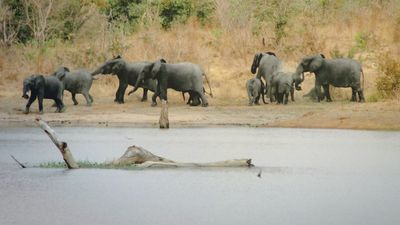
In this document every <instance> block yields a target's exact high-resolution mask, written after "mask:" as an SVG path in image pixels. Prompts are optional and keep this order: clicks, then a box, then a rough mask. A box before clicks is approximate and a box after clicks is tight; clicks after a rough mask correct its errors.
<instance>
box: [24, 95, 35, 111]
mask: <svg viewBox="0 0 400 225" xmlns="http://www.w3.org/2000/svg"><path fill="white" fill-rule="evenodd" d="M35 100H36V95H35V94H31V97H29V100H28V103H26V106H25V111H24V113H25V114H28V113H29V107H31V105H32V103H33V102H34V101H35Z"/></svg>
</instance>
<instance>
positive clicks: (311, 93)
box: [303, 87, 325, 101]
mask: <svg viewBox="0 0 400 225" xmlns="http://www.w3.org/2000/svg"><path fill="white" fill-rule="evenodd" d="M307 97H308V98H310V99H311V100H312V101H318V98H317V90H316V89H315V87H313V88H312V89H311V90H310V91H309V92H308V93H307V94H305V95H303V98H307ZM324 98H325V96H324V93H323V91H322V93H321V95H320V100H324Z"/></svg>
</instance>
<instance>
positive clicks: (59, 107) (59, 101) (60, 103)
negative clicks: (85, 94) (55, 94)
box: [54, 98, 65, 113]
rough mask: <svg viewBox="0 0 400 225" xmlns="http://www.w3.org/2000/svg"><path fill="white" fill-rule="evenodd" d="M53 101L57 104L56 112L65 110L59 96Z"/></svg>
mask: <svg viewBox="0 0 400 225" xmlns="http://www.w3.org/2000/svg"><path fill="white" fill-rule="evenodd" d="M54 101H55V102H56V104H57V110H56V112H59V113H62V112H64V111H65V106H64V103H63V102H62V100H61V99H60V98H56V99H54Z"/></svg>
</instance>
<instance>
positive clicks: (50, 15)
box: [0, 0, 400, 98]
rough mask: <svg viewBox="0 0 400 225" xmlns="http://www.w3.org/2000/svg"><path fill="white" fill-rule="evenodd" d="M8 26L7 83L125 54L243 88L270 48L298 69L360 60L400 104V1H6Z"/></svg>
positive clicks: (4, 30) (1, 66)
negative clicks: (191, 68)
mask: <svg viewBox="0 0 400 225" xmlns="http://www.w3.org/2000/svg"><path fill="white" fill-rule="evenodd" d="M0 25H1V26H0V45H1V47H0V48H1V52H0V77H1V79H0V85H2V84H3V85H4V84H5V83H8V82H10V81H12V82H13V81H15V83H18V85H19V82H20V81H21V80H22V78H23V77H24V76H26V75H28V74H31V73H44V74H49V73H51V72H53V71H54V70H55V68H56V67H58V66H60V65H66V66H69V67H71V68H79V67H85V68H88V69H93V68H94V67H96V66H98V65H99V64H101V63H103V62H104V60H106V59H108V58H110V57H112V56H113V55H118V54H121V55H123V56H124V57H125V58H127V59H128V60H130V61H136V60H154V59H157V58H160V57H163V58H166V59H167V60H168V61H170V62H177V61H193V62H195V63H198V64H201V65H202V66H203V67H205V68H206V70H207V71H208V72H209V73H211V77H212V80H213V83H214V85H215V87H216V88H219V89H224V88H231V87H235V86H237V87H239V86H240V87H242V86H243V84H244V82H243V80H244V79H247V78H248V77H249V76H250V75H249V68H248V67H249V65H250V64H251V59H252V57H253V55H254V53H256V52H259V51H267V50H269V51H275V52H276V53H277V54H278V55H279V57H280V58H281V59H283V60H284V61H285V62H288V63H287V67H286V69H288V70H290V69H293V68H294V66H295V64H296V63H297V62H298V60H299V58H300V57H302V56H304V55H308V54H315V53H325V54H326V55H327V56H330V57H331V58H338V57H351V58H355V59H357V60H359V61H361V62H362V63H363V66H364V68H366V71H368V72H369V74H368V73H367V74H366V77H367V78H366V79H367V80H369V81H370V83H367V88H369V89H371V90H372V91H371V92H373V91H375V90H376V91H377V92H379V93H380V95H381V96H382V97H385V98H393V97H395V98H398V96H399V95H395V94H387V89H388V88H391V87H393V88H398V87H399V80H398V79H392V78H390V82H392V80H393V82H394V84H393V85H388V84H386V83H387V82H388V80H389V77H397V76H398V73H399V71H398V70H397V69H396V68H397V67H395V66H385V65H387V64H393V65H395V64H396V63H397V64H398V63H399V61H400V57H399V55H400V0H384V1H383V0H372V1H371V0H269V1H265V0H248V1H242V0H2V1H0ZM232 77H233V78H234V79H231V78H232ZM377 78H378V79H377ZM227 79H229V82H226V80H227ZM375 80H376V83H375ZM107 82H110V81H107ZM371 82H372V83H371ZM397 90H398V89H397ZM217 93H218V91H217ZM367 93H368V91H367ZM219 94H220V95H219V96H220V97H222V98H224V97H228V96H224V92H223V91H220V93H219ZM242 95H243V94H242V93H240V94H237V95H234V94H233V95H232V93H230V97H232V98H237V97H240V96H242ZM396 96H397V97H396Z"/></svg>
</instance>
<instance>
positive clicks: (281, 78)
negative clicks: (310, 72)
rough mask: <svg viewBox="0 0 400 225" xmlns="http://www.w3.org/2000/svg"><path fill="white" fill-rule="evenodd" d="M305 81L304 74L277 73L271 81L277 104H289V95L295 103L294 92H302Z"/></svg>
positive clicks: (272, 92)
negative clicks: (302, 84)
mask: <svg viewBox="0 0 400 225" xmlns="http://www.w3.org/2000/svg"><path fill="white" fill-rule="evenodd" d="M303 81H304V74H303V73H286V72H275V73H274V74H273V75H272V79H271V94H272V95H273V96H275V99H276V100H277V103H278V104H280V103H283V104H285V105H286V104H287V103H288V100H289V94H290V97H291V100H292V101H293V102H294V90H295V89H296V90H298V91H300V90H301V86H300V85H301V83H302V82H303Z"/></svg>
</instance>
